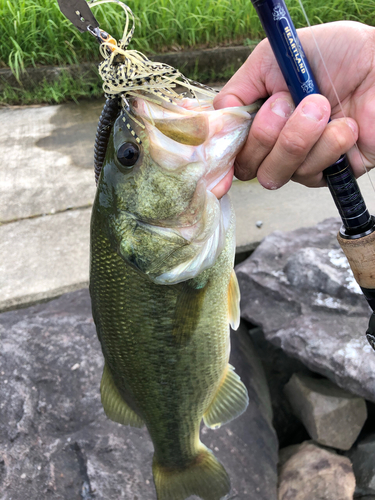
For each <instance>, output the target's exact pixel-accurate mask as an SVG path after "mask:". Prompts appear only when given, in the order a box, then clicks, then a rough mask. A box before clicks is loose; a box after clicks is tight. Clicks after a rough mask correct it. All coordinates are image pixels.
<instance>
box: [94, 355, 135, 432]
mask: <svg viewBox="0 0 375 500" xmlns="http://www.w3.org/2000/svg"><path fill="white" fill-rule="evenodd" d="M100 395H101V398H102V405H103V408H104V411H105V414H106V415H107V417H108V418H110V419H111V420H113V421H114V422H118V423H119V424H122V425H131V426H132V427H143V425H144V422H143V420H142V419H141V417H139V416H138V415H137V414H136V413H135V411H133V410H132V409H131V408H129V406H128V405H127V404H126V403H125V401H124V400H123V398H122V397H121V394H120V393H119V391H118V389H117V387H116V386H115V384H114V382H113V379H112V375H111V372H110V370H109V368H108V367H107V365H106V364H105V365H104V370H103V376H102V381H101V384H100Z"/></svg>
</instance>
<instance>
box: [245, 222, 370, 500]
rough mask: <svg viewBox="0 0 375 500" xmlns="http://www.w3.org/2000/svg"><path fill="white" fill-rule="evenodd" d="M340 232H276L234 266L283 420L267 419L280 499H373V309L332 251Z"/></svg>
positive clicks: (331, 228)
mask: <svg viewBox="0 0 375 500" xmlns="http://www.w3.org/2000/svg"><path fill="white" fill-rule="evenodd" d="M339 228H340V222H339V221H337V220H334V219H330V220H327V221H325V222H323V223H321V224H319V225H318V226H317V227H314V228H308V229H299V230H297V231H293V232H291V233H282V232H275V233H273V234H271V235H270V236H268V237H266V238H265V239H264V240H263V242H262V243H261V244H260V246H259V247H258V248H257V249H256V250H255V252H254V253H253V254H252V255H251V256H250V257H249V258H248V259H247V260H246V261H244V262H242V263H241V264H239V265H238V266H237V268H236V271H237V276H238V280H239V283H240V288H241V296H242V299H241V314H242V317H243V318H244V319H245V320H246V321H247V322H248V325H249V334H250V336H252V338H253V340H254V343H255V345H256V347H257V349H258V352H259V353H260V357H261V359H262V361H263V362H264V366H265V370H266V374H267V378H268V381H269V385H270V391H271V396H272V405H273V409H274V414H275V416H276V417H277V415H280V414H282V418H274V421H273V423H274V426H275V429H276V431H277V434H278V437H279V441H280V445H281V450H280V464H279V486H278V500H289V499H294V500H338V499H340V500H346V499H348V500H349V499H353V498H355V499H359V498H363V500H365V499H366V500H369V499H371V498H375V496H374V495H375V462H374V460H373V457H374V456H375V455H374V453H375V444H374V443H375V423H374V422H375V421H374V419H373V418H371V417H372V416H373V413H374V405H373V403H374V402H375V353H374V352H373V351H372V349H371V347H370V346H369V345H368V343H367V340H366V337H365V332H366V329H367V326H368V321H369V317H370V314H371V311H370V308H369V307H368V305H367V302H366V300H365V299H364V297H363V296H362V293H361V290H360V289H359V287H358V285H357V284H356V282H355V281H354V278H353V276H352V273H351V270H350V268H349V264H348V263H347V261H346V258H345V256H344V254H343V253H342V251H341V249H340V247H339V245H338V243H337V240H336V235H337V232H338V230H339ZM270 354H271V359H272V360H274V359H277V360H278V361H277V363H278V365H279V372H277V369H275V364H274V363H272V364H270V363H269V362H267V357H269V356H270ZM280 367H282V368H283V371H284V373H282V372H281V370H280ZM273 387H277V392H278V394H277V395H276V397H274V395H273V389H272V388H273ZM368 413H369V414H370V415H369V418H368ZM296 419H297V420H296ZM288 421H289V424H288V425H286V422H288ZM301 426H302V427H303V428H302V429H301ZM304 433H305V434H304ZM288 445H289V446H288ZM344 455H345V456H344Z"/></svg>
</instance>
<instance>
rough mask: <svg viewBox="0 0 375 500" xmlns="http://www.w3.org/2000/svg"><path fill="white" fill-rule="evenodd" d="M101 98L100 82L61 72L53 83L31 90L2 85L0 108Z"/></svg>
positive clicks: (45, 83) (43, 84)
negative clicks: (12, 105)
mask: <svg viewBox="0 0 375 500" xmlns="http://www.w3.org/2000/svg"><path fill="white" fill-rule="evenodd" d="M102 96H103V89H102V81H101V80H100V77H99V75H98V78H97V80H96V81H93V80H92V79H91V81H87V79H86V78H84V77H83V76H82V75H79V76H78V77H74V78H73V77H72V76H71V75H69V74H67V73H65V72H62V74H61V75H60V76H59V78H57V79H56V80H55V81H54V82H53V83H48V82H46V81H44V82H43V83H42V84H41V85H38V86H36V87H33V88H32V89H25V88H23V87H21V86H20V87H12V86H11V85H9V84H4V85H3V90H2V92H0V106H1V105H4V104H7V105H9V104H40V103H46V104H60V103H62V102H65V101H67V100H73V101H76V102H78V100H79V99H83V98H84V99H91V98H98V97H102Z"/></svg>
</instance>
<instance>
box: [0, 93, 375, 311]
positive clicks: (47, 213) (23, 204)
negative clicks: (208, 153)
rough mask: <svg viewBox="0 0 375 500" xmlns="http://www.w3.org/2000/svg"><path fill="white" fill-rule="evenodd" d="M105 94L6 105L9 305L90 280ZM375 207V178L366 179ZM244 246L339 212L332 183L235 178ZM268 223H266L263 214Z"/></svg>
mask: <svg viewBox="0 0 375 500" xmlns="http://www.w3.org/2000/svg"><path fill="white" fill-rule="evenodd" d="M102 105H103V101H100V102H99V101H97V102H84V103H80V104H78V105H77V104H74V103H69V104H64V105H58V106H35V107H19V108H17V107H14V108H4V109H0V121H1V123H2V127H1V129H0V156H1V162H0V179H1V181H0V223H1V225H0V310H7V309H12V308H16V307H22V306H25V305H27V304H31V303H33V302H37V301H40V300H43V299H48V298H52V297H56V296H58V295H60V294H61V293H64V292H67V291H72V290H75V289H78V288H82V287H83V286H85V285H87V283H88V269H89V223H90V222H89V221H90V207H91V204H92V202H93V198H94V194H95V182H94V173H93V166H92V165H93V145H94V137H95V131H96V126H97V121H98V118H99V115H100V111H101V108H102ZM360 186H361V190H362V192H363V195H364V197H365V199H366V201H367V205H368V208H369V209H370V211H371V212H372V213H375V197H374V193H373V190H372V187H371V185H370V182H369V179H368V178H366V176H364V177H363V178H361V179H360ZM231 195H232V199H233V201H234V205H235V210H236V214H237V251H238V252H243V251H246V250H249V249H252V248H254V247H255V246H256V245H257V244H258V243H259V242H260V241H261V240H262V239H263V238H264V237H265V236H266V235H267V234H269V233H270V232H272V231H274V230H277V229H278V230H283V231H288V230H293V229H296V228H298V227H302V226H311V225H314V224H317V223H318V222H320V221H322V220H323V219H325V218H327V217H332V216H333V217H336V216H338V214H337V210H336V208H335V206H334V203H333V201H332V198H331V196H330V195H329V192H328V190H327V189H308V188H305V187H303V186H300V185H298V184H295V183H292V182H291V183H288V184H287V185H286V186H284V187H283V188H282V189H280V190H278V191H267V190H265V189H264V188H262V187H261V186H260V185H259V184H258V183H257V181H256V180H255V181H250V182H246V183H243V182H240V181H235V182H234V183H233V187H232V189H231ZM258 222H260V223H258Z"/></svg>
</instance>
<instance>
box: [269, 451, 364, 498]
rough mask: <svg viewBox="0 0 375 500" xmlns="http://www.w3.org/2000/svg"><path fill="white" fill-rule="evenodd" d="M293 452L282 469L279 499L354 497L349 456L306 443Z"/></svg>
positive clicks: (353, 479) (353, 483)
mask: <svg viewBox="0 0 375 500" xmlns="http://www.w3.org/2000/svg"><path fill="white" fill-rule="evenodd" d="M291 453H293V454H292V455H291V456H290V458H289V459H288V460H286V462H285V463H284V464H283V465H282V467H281V470H280V476H279V491H278V500H353V493H354V489H355V478H354V474H353V471H352V466H351V463H350V461H349V460H348V458H346V457H343V456H340V455H337V454H336V453H332V452H331V451H328V450H325V449H322V448H320V447H318V446H316V445H315V444H312V443H306V442H305V443H302V444H301V445H300V446H299V447H298V448H297V447H294V449H293V450H291Z"/></svg>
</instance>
